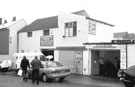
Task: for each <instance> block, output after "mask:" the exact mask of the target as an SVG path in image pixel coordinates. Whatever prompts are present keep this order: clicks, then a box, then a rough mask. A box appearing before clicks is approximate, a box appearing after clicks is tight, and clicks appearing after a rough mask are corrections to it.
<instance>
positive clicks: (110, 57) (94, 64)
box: [91, 50, 120, 77]
mask: <svg viewBox="0 0 135 87" xmlns="http://www.w3.org/2000/svg"><path fill="white" fill-rule="evenodd" d="M101 57H102V58H103V60H104V67H103V68H102V69H101V65H100V58H101ZM116 58H117V60H120V50H92V51H91V75H93V76H107V77H117V72H118V70H119V69H120V62H118V61H117V60H116ZM101 72H102V74H101Z"/></svg>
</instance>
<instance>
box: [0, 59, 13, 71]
mask: <svg viewBox="0 0 135 87" xmlns="http://www.w3.org/2000/svg"><path fill="white" fill-rule="evenodd" d="M12 65H13V63H12V61H11V60H1V61H0V71H8V70H9V69H11V68H12Z"/></svg>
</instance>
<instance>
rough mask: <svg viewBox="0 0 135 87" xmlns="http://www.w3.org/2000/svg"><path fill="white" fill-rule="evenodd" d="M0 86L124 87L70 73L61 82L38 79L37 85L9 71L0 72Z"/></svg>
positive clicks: (115, 83)
mask: <svg viewBox="0 0 135 87" xmlns="http://www.w3.org/2000/svg"><path fill="white" fill-rule="evenodd" d="M0 87H124V86H123V85H122V84H121V83H119V82H110V81H108V82H106V81H101V80H93V79H91V78H90V77H85V76H80V75H71V76H69V77H67V78H65V80H64V81H63V82H58V81H53V82H50V83H47V82H42V81H40V83H39V85H36V84H32V81H31V79H28V81H27V82H24V81H23V80H22V77H19V76H17V75H16V74H13V73H11V72H7V73H0Z"/></svg>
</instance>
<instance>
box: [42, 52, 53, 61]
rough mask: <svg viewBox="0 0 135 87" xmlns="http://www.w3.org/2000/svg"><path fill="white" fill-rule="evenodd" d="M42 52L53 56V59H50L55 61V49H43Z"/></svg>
mask: <svg viewBox="0 0 135 87" xmlns="http://www.w3.org/2000/svg"><path fill="white" fill-rule="evenodd" d="M41 52H42V53H43V54H44V55H45V56H49V55H51V56H53V58H52V59H50V61H54V50H49V49H41Z"/></svg>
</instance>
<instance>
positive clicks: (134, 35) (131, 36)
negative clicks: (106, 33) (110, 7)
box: [113, 32, 135, 40]
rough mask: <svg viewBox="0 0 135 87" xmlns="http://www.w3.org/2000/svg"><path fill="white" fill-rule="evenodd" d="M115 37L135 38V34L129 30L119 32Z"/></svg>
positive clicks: (122, 38)
mask: <svg viewBox="0 0 135 87" xmlns="http://www.w3.org/2000/svg"><path fill="white" fill-rule="evenodd" d="M113 37H114V39H115V40H135V34H134V33H128V32H117V33H114V35H113Z"/></svg>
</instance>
